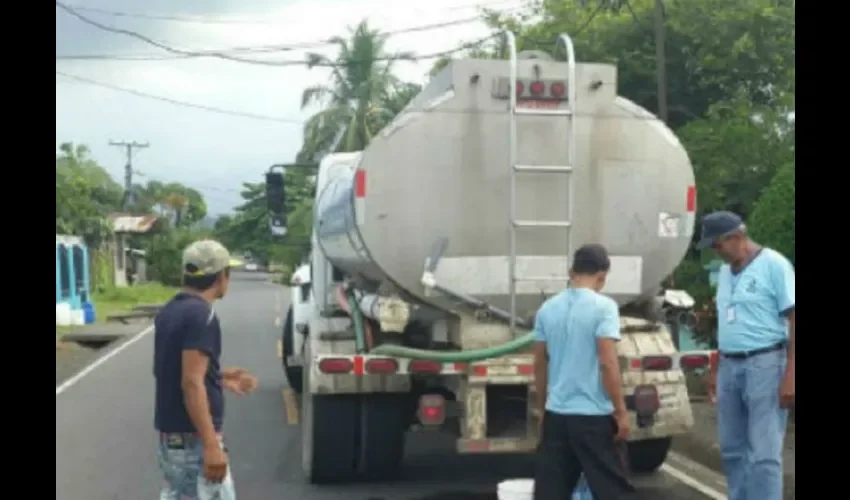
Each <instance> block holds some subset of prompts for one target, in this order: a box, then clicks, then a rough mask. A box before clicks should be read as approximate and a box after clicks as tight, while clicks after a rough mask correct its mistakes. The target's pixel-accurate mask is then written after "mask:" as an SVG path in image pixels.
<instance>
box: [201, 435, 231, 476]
mask: <svg viewBox="0 0 850 500" xmlns="http://www.w3.org/2000/svg"><path fill="white" fill-rule="evenodd" d="M226 475H227V454H225V453H224V450H222V449H221V445H220V444H219V443H217V442H216V443H213V444H210V445H208V446H206V447H205V448H204V477H205V478H206V479H207V481H210V482H211V483H220V482H222V481H223V480H224V477H225V476H226Z"/></svg>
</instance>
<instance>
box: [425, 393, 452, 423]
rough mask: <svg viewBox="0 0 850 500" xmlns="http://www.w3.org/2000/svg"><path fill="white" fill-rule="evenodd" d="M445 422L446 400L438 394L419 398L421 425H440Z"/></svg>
mask: <svg viewBox="0 0 850 500" xmlns="http://www.w3.org/2000/svg"><path fill="white" fill-rule="evenodd" d="M445 420H446V399H445V398H444V397H443V396H441V395H440V394H425V395H423V396H421V397H420V398H419V421H420V422H422V425H440V424H442V423H443V422H444V421H445Z"/></svg>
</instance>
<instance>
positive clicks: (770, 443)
mask: <svg viewBox="0 0 850 500" xmlns="http://www.w3.org/2000/svg"><path fill="white" fill-rule="evenodd" d="M785 364H786V353H785V349H780V350H777V351H773V352H768V353H764V354H759V355H756V356H752V357H750V358H746V359H732V358H727V357H723V356H722V355H721V358H720V366H719V367H718V372H717V433H718V441H719V442H720V455H721V457H722V459H723V469H724V472H725V473H726V481H727V484H728V494H729V500H782V475H783V472H782V448H783V446H784V441H785V427H786V423H787V421H788V410H783V409H781V408H780V407H779V386H780V384H781V383H782V377H783V375H784V374H785Z"/></svg>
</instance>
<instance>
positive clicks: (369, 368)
mask: <svg viewBox="0 0 850 500" xmlns="http://www.w3.org/2000/svg"><path fill="white" fill-rule="evenodd" d="M365 368H366V373H375V374H387V373H396V372H397V371H398V363H397V362H396V360H394V359H370V360H367V361H366V363H365Z"/></svg>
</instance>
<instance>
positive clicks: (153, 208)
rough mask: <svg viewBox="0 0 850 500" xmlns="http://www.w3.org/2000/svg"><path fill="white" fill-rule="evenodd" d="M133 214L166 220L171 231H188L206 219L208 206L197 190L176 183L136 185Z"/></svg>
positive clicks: (156, 182) (155, 182)
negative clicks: (150, 215) (176, 228)
mask: <svg viewBox="0 0 850 500" xmlns="http://www.w3.org/2000/svg"><path fill="white" fill-rule="evenodd" d="M133 191H134V193H135V196H136V200H135V203H134V204H133V206H132V207H130V211H131V212H132V213H139V214H149V213H155V214H157V215H159V216H160V217H165V218H166V219H167V220H168V221H169V222H170V223H171V225H172V226H174V227H191V226H192V225H194V224H196V223H197V222H200V221H201V220H202V219H203V218H204V217H206V215H207V204H206V202H205V201H204V197H203V195H202V194H201V193H200V192H199V191H198V190H196V189H193V188H191V187H188V186H184V185H183V184H180V183H179V182H169V183H163V182H159V181H149V182H148V183H147V184H145V185H135V186H134V188H133Z"/></svg>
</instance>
